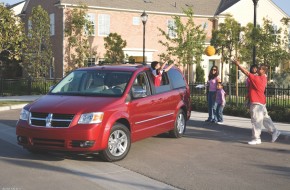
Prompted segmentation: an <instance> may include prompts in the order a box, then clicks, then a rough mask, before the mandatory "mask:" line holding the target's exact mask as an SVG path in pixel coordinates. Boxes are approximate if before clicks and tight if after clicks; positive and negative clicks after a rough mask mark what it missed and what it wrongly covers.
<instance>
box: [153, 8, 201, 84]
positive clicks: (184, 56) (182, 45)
mask: <svg viewBox="0 0 290 190" xmlns="http://www.w3.org/2000/svg"><path fill="white" fill-rule="evenodd" d="M183 12H184V13H185V15H186V19H187V20H186V23H183V22H182V17H181V16H173V20H174V24H172V26H170V27H169V29H170V30H171V31H172V32H173V33H174V34H176V35H175V37H172V36H171V35H170V33H167V31H164V30H162V29H161V28H158V30H159V31H160V32H161V34H162V35H163V36H164V37H165V39H166V40H165V41H162V40H159V43H160V44H162V45H163V46H165V47H166V49H167V52H166V54H167V55H165V54H162V55H160V56H161V58H162V57H171V56H174V57H177V59H178V62H179V63H181V64H182V65H183V66H187V68H188V69H187V70H188V71H189V70H190V67H191V66H192V64H194V63H196V64H198V65H199V64H200V63H201V61H202V54H203V53H204V47H203V46H204V42H205V37H206V35H205V32H204V29H203V28H202V27H201V25H196V24H195V23H194V13H193V10H192V9H191V8H189V9H187V10H183ZM188 81H189V82H190V83H191V82H193V79H192V78H189V80H188Z"/></svg>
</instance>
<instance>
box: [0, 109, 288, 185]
mask: <svg viewBox="0 0 290 190" xmlns="http://www.w3.org/2000/svg"><path fill="white" fill-rule="evenodd" d="M19 112H20V110H10V111H5V112H0V168H1V171H2V172H0V190H1V188H2V190H4V189H5V188H18V190H20V189H21V190H24V189H40V188H41V189H86V190H90V189H126V190H127V189H186V190H203V189H206V190H219V189H221V190H232V189H235V190H237V189H241V190H244V189H254V190H272V189H279V190H284V189H285V190H286V189H287V190H288V189H289V187H290V146H289V145H290V143H289V140H288V138H284V137H283V138H279V139H278V141H277V142H276V143H270V135H268V134H266V133H263V134H262V139H263V143H262V144H261V145H258V146H250V145H248V144H247V143H246V142H247V141H248V140H249V139H250V136H251V132H250V130H248V129H243V128H236V127H232V126H226V125H224V126H220V125H215V124H209V123H205V122H203V120H204V118H195V117H194V115H192V118H191V120H190V121H189V122H188V127H187V131H186V134H185V136H184V137H183V138H181V139H172V138H169V137H168V136H167V135H166V134H163V135H160V136H156V137H152V138H148V139H145V140H142V141H139V142H136V143H134V144H132V147H131V150H130V152H129V154H128V156H127V157H126V158H125V159H124V160H122V161H119V162H115V163H106V162H102V161H101V160H100V159H99V157H98V156H97V155H92V156H89V157H87V156H84V155H79V156H68V155H57V154H43V155H32V154H30V153H28V152H27V151H25V150H23V149H22V148H21V147H19V146H18V145H17V144H16V142H15V141H16V140H15V123H16V120H17V119H18V115H19ZM4 171H5V172H4Z"/></svg>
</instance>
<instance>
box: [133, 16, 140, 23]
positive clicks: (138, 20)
mask: <svg viewBox="0 0 290 190" xmlns="http://www.w3.org/2000/svg"><path fill="white" fill-rule="evenodd" d="M133 25H140V17H133Z"/></svg>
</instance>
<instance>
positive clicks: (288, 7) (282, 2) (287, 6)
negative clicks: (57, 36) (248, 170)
mask: <svg viewBox="0 0 290 190" xmlns="http://www.w3.org/2000/svg"><path fill="white" fill-rule="evenodd" d="M21 1H22V0H0V2H4V3H5V4H6V3H9V4H15V3H18V2H21ZM261 1H262V0H260V2H261ZM272 1H273V2H274V3H275V4H276V5H278V7H280V8H281V9H282V10H283V11H284V12H286V13H287V14H288V15H289V16H290V2H289V0H272ZM258 3H259V2H258Z"/></svg>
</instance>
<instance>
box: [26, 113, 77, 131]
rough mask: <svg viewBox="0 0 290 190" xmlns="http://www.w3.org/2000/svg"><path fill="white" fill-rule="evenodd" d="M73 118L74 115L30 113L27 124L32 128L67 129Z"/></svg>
mask: <svg viewBox="0 0 290 190" xmlns="http://www.w3.org/2000/svg"><path fill="white" fill-rule="evenodd" d="M73 118H74V114H58V113H38V112H31V113H30V117H29V124H30V125H31V126H34V127H45V128H68V127H69V126H70V124H71V122H72V120H73Z"/></svg>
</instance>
